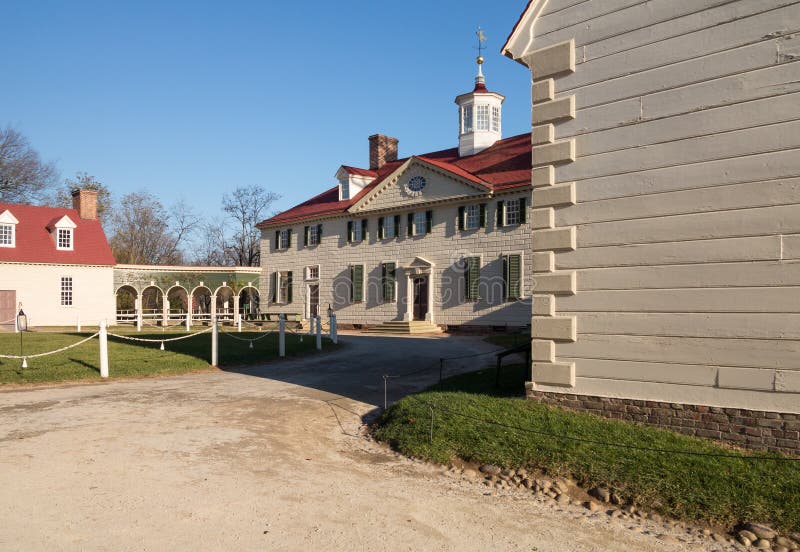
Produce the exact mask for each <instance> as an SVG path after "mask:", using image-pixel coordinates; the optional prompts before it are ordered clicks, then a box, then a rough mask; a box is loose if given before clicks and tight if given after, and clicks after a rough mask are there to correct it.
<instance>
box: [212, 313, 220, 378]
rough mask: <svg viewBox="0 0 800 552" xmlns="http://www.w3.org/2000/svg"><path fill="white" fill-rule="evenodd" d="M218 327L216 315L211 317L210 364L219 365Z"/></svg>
mask: <svg viewBox="0 0 800 552" xmlns="http://www.w3.org/2000/svg"><path fill="white" fill-rule="evenodd" d="M218 340H219V328H217V317H216V316H212V317H211V366H218V365H219V342H218Z"/></svg>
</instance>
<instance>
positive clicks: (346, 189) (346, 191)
mask: <svg viewBox="0 0 800 552" xmlns="http://www.w3.org/2000/svg"><path fill="white" fill-rule="evenodd" d="M341 187H342V201H344V200H346V199H350V181H349V180H342V183H341Z"/></svg>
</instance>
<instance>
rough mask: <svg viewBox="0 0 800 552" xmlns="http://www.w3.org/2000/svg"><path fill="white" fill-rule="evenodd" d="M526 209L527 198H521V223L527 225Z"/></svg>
mask: <svg viewBox="0 0 800 552" xmlns="http://www.w3.org/2000/svg"><path fill="white" fill-rule="evenodd" d="M525 211H526V209H525V198H524V197H521V198H519V223H520V224H525V222H527V220H526V217H525V215H526V214H527V213H526V212H525Z"/></svg>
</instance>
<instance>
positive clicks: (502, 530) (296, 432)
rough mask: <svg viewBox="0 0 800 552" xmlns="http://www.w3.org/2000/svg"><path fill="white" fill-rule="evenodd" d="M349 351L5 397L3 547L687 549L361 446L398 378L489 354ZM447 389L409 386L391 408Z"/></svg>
mask: <svg viewBox="0 0 800 552" xmlns="http://www.w3.org/2000/svg"><path fill="white" fill-rule="evenodd" d="M341 341H342V342H343V343H344V347H343V348H342V349H341V350H339V351H337V352H334V353H329V354H325V355H320V356H316V357H309V358H306V359H299V360H289V361H285V362H282V363H274V364H271V365H266V366H262V367H260V368H257V369H252V370H248V371H242V372H239V373H233V372H208V373H201V374H193V375H187V376H180V377H170V378H161V379H145V380H135V381H119V382H111V383H103V384H94V385H69V386H54V387H47V388H39V389H25V390H8V391H5V392H0V519H2V520H3V522H2V524H1V525H0V549H2V550H25V551H34V550H48V551H50V550H115V551H116V550H152V551H157V550H158V551H160V550H301V549H304V550H347V551H352V550H414V551H418V550H521V551H529V552H530V551H535V550H539V551H545V550H564V551H584V550H620V551H622V550H624V551H631V550H637V551H649V550H653V551H655V550H659V551H660V550H682V549H684V548H682V547H681V546H680V545H675V544H665V543H663V542H660V541H659V540H657V539H656V538H655V537H654V536H652V535H644V534H641V533H638V532H634V531H630V530H628V529H627V528H626V526H625V524H624V522H621V521H619V520H612V519H610V518H608V516H605V515H603V514H596V515H595V516H594V517H590V516H589V514H588V512H586V511H583V510H582V509H581V508H579V507H565V508H561V507H560V506H555V505H550V504H545V503H539V502H537V501H535V500H533V499H532V498H530V497H529V496H528V495H524V494H522V493H516V492H514V493H511V492H508V493H506V494H503V493H492V494H487V493H488V490H487V489H486V487H484V486H483V485H481V484H480V483H479V482H476V481H471V480H465V479H463V478H461V477H457V476H449V477H448V476H444V475H442V471H443V470H442V469H440V468H436V467H433V466H429V465H426V464H422V463H417V462H413V461H411V460H408V459H405V458H401V457H399V456H397V455H395V454H393V453H392V452H391V451H389V450H388V449H386V448H385V447H383V446H382V445H380V444H377V443H374V442H372V441H370V440H369V439H367V438H365V437H364V435H363V431H362V429H363V426H362V416H364V415H368V414H369V413H370V412H374V411H375V407H376V406H377V405H379V404H381V403H382V401H383V383H382V382H383V380H382V377H381V375H382V374H383V372H384V371H385V368H384V367H386V366H388V367H389V370H390V371H391V370H393V369H394V367H395V366H400V367H403V369H405V370H407V369H409V368H410V367H422V366H424V365H427V364H431V365H435V364H436V361H437V359H438V358H439V357H440V356H448V355H453V354H466V353H470V352H481V351H488V350H491V349H492V346H490V345H488V344H486V343H483V342H481V341H480V340H478V339H474V338H466V337H448V338H431V339H410V338H389V337H367V336H355V335H349V336H343V337H342V339H341ZM112 362H113V359H112ZM486 362H491V357H479V358H478V359H467V360H464V361H462V364H461V367H462V368H467V367H472V368H474V367H475V366H477V365H480V364H481V363H486ZM451 368H452V369H456V368H455V367H451ZM112 373H113V364H112ZM436 378H438V368H437V369H436V370H434V371H433V372H432V373H430V374H422V375H420V376H419V377H418V378H416V379H414V380H404V382H403V387H400V386H399V385H393V388H392V389H391V397H390V398H397V397H398V396H399V395H400V394H401V393H403V392H408V391H410V390H412V389H413V388H415V387H419V386H422V385H426V384H429V383H431V382H433V381H435V379H436Z"/></svg>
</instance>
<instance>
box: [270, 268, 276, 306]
mask: <svg viewBox="0 0 800 552" xmlns="http://www.w3.org/2000/svg"><path fill="white" fill-rule="evenodd" d="M269 276H270V287H271V288H272V302H273V303H277V302H278V273H277V272H273V273H272V274H270V275H269Z"/></svg>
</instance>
